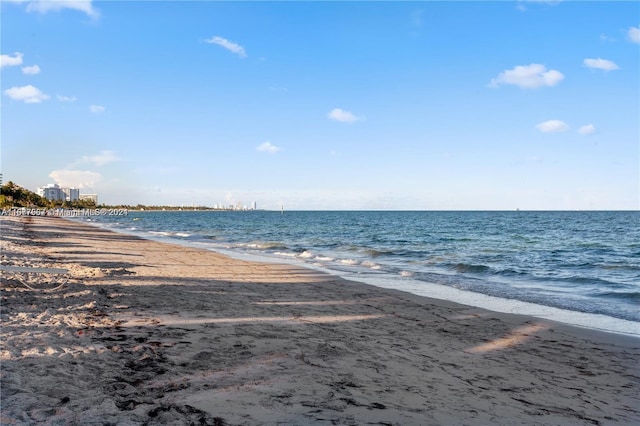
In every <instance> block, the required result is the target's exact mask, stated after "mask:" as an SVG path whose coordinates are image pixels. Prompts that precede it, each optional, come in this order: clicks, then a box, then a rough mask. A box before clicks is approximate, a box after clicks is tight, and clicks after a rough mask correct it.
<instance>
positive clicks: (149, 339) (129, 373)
mask: <svg viewBox="0 0 640 426" xmlns="http://www.w3.org/2000/svg"><path fill="white" fill-rule="evenodd" d="M0 224H1V226H2V236H3V237H2V238H3V241H2V243H3V262H5V261H7V260H11V261H12V262H18V263H19V264H22V265H31V266H40V265H47V266H55V267H64V268H67V269H69V270H70V273H71V277H72V279H71V280H70V282H69V283H68V284H67V285H66V286H65V287H64V288H63V289H61V290H59V291H57V292H52V293H46V292H43V293H35V292H31V291H28V290H27V289H25V288H24V287H22V286H20V284H19V283H17V282H15V281H13V280H8V279H3V282H2V324H3V329H2V334H3V339H2V341H3V348H2V357H1V358H0V359H1V360H2V421H1V423H2V424H11V423H12V422H16V423H21V422H25V421H26V422H35V421H42V420H43V419H48V420H47V421H54V420H56V421H61V422H64V421H69V422H89V421H99V422H105V421H106V422H111V421H115V422H118V421H120V422H122V421H128V422H132V423H133V424H142V423H144V422H150V423H151V424H162V423H163V422H171V421H178V422H183V421H186V420H188V421H198V419H204V420H205V421H207V422H210V423H213V422H214V421H217V422H218V424H274V423H276V422H283V423H284V424H300V423H305V424H309V423H311V424H331V423H335V422H338V423H340V424H349V423H354V424H359V423H366V422H372V423H380V422H383V421H385V422H388V424H451V423H456V424H460V423H466V424H488V423H491V424H549V423H567V422H569V423H574V424H575V423H578V424H599V423H609V422H612V421H617V422H618V424H634V423H635V422H637V421H640V410H639V409H638V408H637V407H638V406H640V397H639V396H638V395H639V390H640V367H639V366H638V363H637V359H640V341H639V340H638V339H637V338H635V337H631V336H626V335H619V334H615V333H606V332H602V331H598V330H590V329H584V328H577V327H573V326H570V325H566V324H562V323H556V322H553V321H549V320H541V319H538V318H533V317H527V316H521V315H515V314H501V313H496V312H491V311H487V310H484V309H481V308H474V307H470V306H465V305H460V304H457V303H455V302H449V301H445V300H438V299H430V298H427V297H424V296H417V295H413V294H410V293H406V292H402V291H400V290H392V289H384V288H380V287H374V286H372V285H368V284H364V283H358V282H354V281H347V280H344V279H342V278H339V277H336V276H333V275H328V274H324V273H320V272H318V271H314V270H312V269H306V268H302V267H296V266H292V265H283V264H275V263H274V264H272V263H255V262H247V261H243V260H239V259H234V258H229V257H226V256H223V255H220V254H218V253H215V252H211V251H208V250H205V249H197V248H189V247H185V246H181V245H178V244H169V243H164V242H157V241H154V240H145V239H142V238H139V237H134V236H131V235H128V234H121V233H116V232H114V231H111V230H106V229H103V228H100V227H96V226H91V225H87V224H84V223H80V222H77V221H70V220H64V219H59V218H53V217H46V218H45V217H31V218H29V217H12V218H5V217H3V218H2V219H1V222H0ZM38 419H40V420H38ZM52 419H53V420H52ZM216 419H218V420H216ZM220 422H223V423H220Z"/></svg>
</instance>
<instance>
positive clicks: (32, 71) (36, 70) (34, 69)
mask: <svg viewBox="0 0 640 426" xmlns="http://www.w3.org/2000/svg"><path fill="white" fill-rule="evenodd" d="M22 73H23V74H27V75H36V74H40V67H39V66H37V65H32V66H30V67H22Z"/></svg>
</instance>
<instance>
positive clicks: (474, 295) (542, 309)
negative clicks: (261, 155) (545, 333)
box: [91, 221, 640, 338]
mask: <svg viewBox="0 0 640 426" xmlns="http://www.w3.org/2000/svg"><path fill="white" fill-rule="evenodd" d="M91 225H93V226H97V227H99V228H103V229H107V230H111V231H114V232H117V233H123V234H126V235H134V236H137V237H140V238H143V239H147V240H150V241H158V242H163V243H167V244H176V245H180V246H183V247H189V248H197V249H206V250H210V251H212V252H216V253H220V254H223V255H225V256H229V257H231V258H234V259H239V260H247V261H254V262H268V263H279V264H286V265H293V266H294V267H303V268H309V269H312V270H315V271H319V272H322V273H328V274H331V275H333V276H336V277H339V278H342V279H346V280H347V281H356V282H360V283H363V284H368V285H373V286H375V287H378V288H385V289H395V290H399V291H404V292H407V293H411V294H415V295H418V296H422V297H427V298H431V299H438V300H448V301H452V302H456V303H460V304H463V305H467V306H473V307H477V308H481V309H487V310H489V311H493V312H500V313H506V314H509V313H516V314H520V315H528V316H531V317H535V318H539V319H545V320H549V321H556V322H559V323H563V324H566V325H570V326H575V327H579V328H585V329H590V330H596V331H602V332H606V333H615V334H620V335H625V336H630V337H635V338H640V322H636V321H632V320H629V319H625V318H622V317H618V316H611V315H607V314H603V313H596V312H588V311H580V310H571V309H568V308H563V307H558V306H554V305H546V304H542V303H537V302H533V301H524V300H520V299H517V298H509V297H500V296H496V295H490V294H486V293H480V292H474V291H472V290H464V289H459V288H456V287H451V286H447V285H442V284H438V283H437V282H429V281H424V280H415V279H414V278H411V276H393V275H390V274H389V275H385V274H383V275H380V274H377V273H375V274H368V271H367V270H366V268H365V269H363V270H362V271H360V272H354V271H347V270H340V269H335V268H333V269H332V267H331V265H322V264H317V263H316V264H314V263H309V262H307V261H306V260H304V259H299V258H298V257H295V256H293V257H292V256H291V255H286V254H280V255H278V254H273V253H272V254H269V253H266V252H259V251H258V252H249V251H246V250H239V249H234V248H221V247H217V246H210V242H208V241H206V240H191V239H182V238H177V237H176V232H173V231H148V230H147V231H144V232H143V231H137V230H129V229H124V228H122V229H119V228H117V227H113V226H111V225H113V224H112V223H110V222H102V221H93V222H91ZM149 233H151V234H153V235H149ZM177 236H181V233H180V232H178V233H177ZM182 236H183V235H182ZM187 236H189V235H188V234H187Z"/></svg>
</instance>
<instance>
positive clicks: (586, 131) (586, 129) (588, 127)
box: [578, 124, 596, 135]
mask: <svg viewBox="0 0 640 426" xmlns="http://www.w3.org/2000/svg"><path fill="white" fill-rule="evenodd" d="M595 132H596V127H595V126H594V125H593V124H585V125H584V126H582V127H580V128H579V129H578V133H580V134H581V135H592V134H594V133H595Z"/></svg>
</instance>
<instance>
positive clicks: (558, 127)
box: [536, 120, 569, 133]
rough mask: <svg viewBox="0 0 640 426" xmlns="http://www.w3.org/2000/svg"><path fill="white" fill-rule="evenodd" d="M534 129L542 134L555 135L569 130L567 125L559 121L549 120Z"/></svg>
mask: <svg viewBox="0 0 640 426" xmlns="http://www.w3.org/2000/svg"><path fill="white" fill-rule="evenodd" d="M536 129H538V130H540V131H541V132H543V133H557V132H566V131H567V130H569V126H568V125H567V123H565V122H564V121H561V120H549V121H545V122H543V123H540V124H537V125H536Z"/></svg>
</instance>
